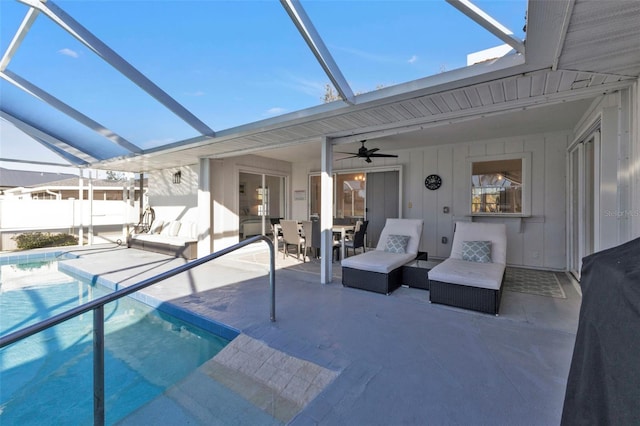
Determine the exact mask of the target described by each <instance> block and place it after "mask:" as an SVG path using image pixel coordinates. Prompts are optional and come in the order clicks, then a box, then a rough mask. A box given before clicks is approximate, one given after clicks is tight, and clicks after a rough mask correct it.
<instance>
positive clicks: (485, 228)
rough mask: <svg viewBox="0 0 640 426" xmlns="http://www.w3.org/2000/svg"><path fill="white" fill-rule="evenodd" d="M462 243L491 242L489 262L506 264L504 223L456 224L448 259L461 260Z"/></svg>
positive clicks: (505, 230) (505, 228)
mask: <svg viewBox="0 0 640 426" xmlns="http://www.w3.org/2000/svg"><path fill="white" fill-rule="evenodd" d="M464 241H491V261H492V262H493V263H502V264H506V263H507V227H506V225H505V224H504V223H479V222H456V231H455V233H454V234H453V243H452V244H451V255H450V256H449V257H451V258H453V259H462V244H463V242H464Z"/></svg>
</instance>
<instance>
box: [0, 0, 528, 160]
mask: <svg viewBox="0 0 640 426" xmlns="http://www.w3.org/2000/svg"><path fill="white" fill-rule="evenodd" d="M55 3H56V4H57V5H58V6H60V7H61V8H62V9H63V10H65V11H66V12H67V13H68V14H70V15H71V16H72V17H74V18H75V19H76V20H77V21H79V22H80V23H82V24H83V25H84V26H85V27H87V28H88V29H89V30H90V31H91V32H93V33H94V34H95V35H96V36H98V37H99V38H100V39H102V41H104V42H105V43H106V44H107V45H109V46H110V47H111V48H112V49H114V50H115V51H116V52H117V53H118V54H120V55H121V56H122V57H124V58H125V59H126V60H127V61H129V62H130V63H131V64H132V65H134V66H135V67H137V68H138V69H139V70H140V71H141V72H142V73H143V74H145V75H146V76H147V77H149V78H150V79H151V80H152V81H154V82H155V83H156V84H158V85H159V86H160V87H161V88H162V89H163V90H165V91H166V92H167V93H169V94H170V95H171V96H173V97H174V98H175V99H176V100H177V101H178V102H180V103H181V104H182V105H184V106H185V107H186V108H187V109H189V110H190V111H191V112H193V113H194V114H195V115H196V116H197V117H198V118H200V119H201V120H202V121H204V122H205V123H206V124H207V125H209V126H210V127H211V128H213V129H214V130H216V131H219V130H223V129H226V128H231V127H234V126H238V125H241V124H244V123H248V122H253V121H257V120H262V119H265V118H270V117H273V116H277V115H280V114H284V113H288V112H293V111H297V110H300V109H304V108H308V107H311V106H314V105H318V104H320V103H321V102H322V96H323V94H324V90H325V89H324V87H325V85H326V84H328V83H329V79H328V78H327V77H326V75H325V74H324V72H323V71H322V69H321V68H320V66H319V65H318V63H317V61H316V60H315V58H314V57H313V55H312V53H311V52H310V51H309V49H308V48H307V46H306V44H305V43H304V41H303V39H302V38H301V37H300V35H299V33H298V32H297V29H296V28H295V26H294V25H293V24H292V22H291V20H290V19H289V17H288V15H287V14H286V12H285V11H284V9H283V8H282V6H281V5H280V3H279V2H278V1H276V0H271V1H207V0H204V1H175V0H174V1H63V0H59V1H56V2H55ZM474 4H476V5H478V6H479V7H480V8H482V9H483V10H485V11H486V12H487V13H489V14H490V15H491V16H492V17H494V18H495V19H496V20H498V21H499V22H501V23H502V24H503V25H505V26H506V27H508V28H509V29H511V30H512V31H513V32H514V33H515V35H516V36H517V37H518V38H524V34H523V32H522V27H523V25H524V13H525V9H526V1H524V0H499V1H491V0H487V1H479V0H476V1H474ZM302 5H303V6H304V7H305V10H306V12H307V14H308V15H309V17H310V18H311V20H312V21H313V22H314V24H315V26H316V29H317V30H318V32H319V33H320V35H321V36H322V37H323V39H324V42H325V44H326V45H327V47H328V48H329V50H330V51H331V53H332V55H333V57H334V59H335V61H336V63H337V64H338V66H339V67H340V68H341V70H342V72H343V74H344V76H345V78H346V79H347V81H348V82H349V84H350V85H351V88H352V89H353V91H354V92H367V91H371V90H375V88H376V87H377V86H380V85H382V86H391V85H394V84H398V83H403V82H406V81H410V80H414V79H418V78H421V77H426V76H429V75H433V74H437V73H439V72H442V71H449V70H453V69H456V68H460V67H463V66H465V65H466V55H467V54H469V53H472V52H476V51H479V50H483V49H487V48H490V47H494V46H498V45H500V44H502V42H501V41H500V40H498V39H497V38H496V37H495V36H493V35H491V34H490V33H488V32H487V31H485V30H484V29H483V28H481V27H480V26H479V25H477V24H476V23H474V22H473V21H471V20H470V19H469V18H467V17H466V16H464V15H463V14H462V13H460V12H459V11H458V10H456V9H455V8H453V7H452V6H450V5H449V4H447V3H446V2H445V1H444V0H423V1H327V0H306V1H305V0H302ZM26 10H27V8H26V7H25V6H24V5H23V4H21V3H18V2H15V1H11V0H0V15H1V18H0V19H1V20H0V27H1V29H0V48H1V49H2V51H3V52H4V51H5V49H6V47H7V45H8V44H9V42H10V40H11V37H12V36H13V34H14V33H15V31H16V29H17V28H18V26H19V24H20V22H21V20H22V18H23V17H24V15H25V13H26ZM8 69H9V70H11V71H12V72H14V73H16V74H19V75H20V76H22V77H23V78H26V79H27V80H29V81H31V82H32V83H35V84H36V85H38V86H40V87H41V88H43V89H45V90H47V91H48V92H50V93H52V94H53V95H55V96H57V97H58V98H60V99H61V100H63V101H64V102H66V103H68V104H70V105H71V106H73V107H75V108H76V109H78V110H80V111H82V112H84V113H85V114H87V115H88V116H90V117H91V118H93V119H94V120H96V121H98V122H100V123H102V124H103V125H105V126H107V127H108V128H110V129H112V130H114V131H115V132H117V133H118V134H120V135H122V136H124V137H125V138H127V139H129V140H130V141H131V142H133V143H134V144H136V145H138V146H140V147H143V148H149V147H152V146H157V145H159V144H163V143H169V142H173V141H177V140H182V139H185V138H189V137H194V136H197V132H196V131H195V130H194V129H192V128H191V127H189V126H188V125H186V124H184V123H183V122H182V121H181V120H179V119H178V118H176V117H175V116H174V115H173V114H172V113H170V112H168V111H167V110H166V109H164V107H162V106H161V105H159V104H158V103H157V102H155V101H154V100H152V99H151V98H150V97H149V96H148V95H147V94H146V93H144V92H143V91H142V90H140V89H139V88H137V87H136V86H135V85H133V84H132V83H131V82H129V81H128V80H127V79H126V78H124V77H123V76H121V75H120V74H119V73H118V72H116V71H114V70H113V69H112V68H111V67H109V66H108V65H107V64H106V63H105V62H104V61H102V60H101V59H100V58H98V57H97V56H96V55H94V54H93V53H92V52H90V51H89V50H88V49H87V48H85V47H84V46H83V45H82V44H80V43H79V42H78V41H76V40H75V39H74V38H73V37H71V36H70V35H68V34H67V33H66V32H65V31H63V30H62V29H61V28H60V27H58V26H57V25H56V24H54V23H52V22H51V21H50V20H49V19H48V18H46V17H45V16H42V15H41V16H40V17H39V18H38V19H37V21H36V23H35V24H34V26H33V27H32V29H31V31H30V33H29V34H28V35H27V37H26V39H25V41H24V42H23V45H22V46H21V48H20V50H19V51H18V53H17V54H16V55H15V57H14V58H13V60H12V62H11V63H10V65H9V68H8ZM0 90H2V93H1V95H2V102H3V103H4V102H10V103H16V104H19V105H20V106H21V108H23V110H24V111H27V112H28V114H29V116H30V117H32V118H33V119H36V120H43V121H44V122H45V123H55V125H56V126H62V128H63V129H64V131H65V132H66V133H65V134H66V135H72V136H75V137H78V138H80V137H81V138H85V139H86V138H90V137H92V136H90V135H87V134H86V131H78V130H75V125H74V123H73V122H72V121H70V120H67V119H65V118H64V117H61V116H60V114H58V113H57V112H56V111H52V110H51V109H50V108H49V107H47V106H45V105H44V104H42V102H39V101H36V100H33V99H28V97H25V96H23V95H22V94H21V93H19V92H18V91H16V90H15V89H13V88H11V87H10V85H8V84H7V83H4V82H3V83H2V85H1V86H0ZM5 127H6V123H2V129H0V137H1V139H0V142H1V143H2V145H1V152H0V156H1V157H10V158H15V157H16V156H17V155H18V154H20V153H22V154H24V152H16V149H14V148H16V147H15V145H20V146H21V145H23V144H14V143H12V141H13V140H14V138H15V137H16V136H15V135H14V134H13V132H10V131H8V130H7V129H5ZM17 151H24V147H23V146H21V149H18V150H17ZM37 151H38V150H37V149H33V150H31V151H30V154H31V155H37V156H39V157H40V156H42V157H43V158H44V155H43V154H40V153H38V152H37ZM52 158H53V159H55V158H57V157H55V156H54V157H52ZM44 161H51V159H47V160H44ZM5 167H6V166H5ZM14 168H16V167H14Z"/></svg>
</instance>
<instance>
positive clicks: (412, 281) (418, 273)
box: [402, 260, 440, 290]
mask: <svg viewBox="0 0 640 426" xmlns="http://www.w3.org/2000/svg"><path fill="white" fill-rule="evenodd" d="M439 263H440V261H437V260H412V261H411V262H409V263H407V264H406V265H404V266H403V267H402V283H403V284H404V285H406V286H409V287H413V288H421V289H423V290H429V271H430V270H431V269H432V268H433V267H435V266H436V265H437V264H439Z"/></svg>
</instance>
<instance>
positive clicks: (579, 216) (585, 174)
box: [569, 131, 600, 279]
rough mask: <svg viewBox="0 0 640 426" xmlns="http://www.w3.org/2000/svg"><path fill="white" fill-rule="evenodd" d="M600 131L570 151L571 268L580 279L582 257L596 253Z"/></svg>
mask: <svg viewBox="0 0 640 426" xmlns="http://www.w3.org/2000/svg"><path fill="white" fill-rule="evenodd" d="M599 137H600V132H599V131H595V132H594V133H592V134H591V135H590V136H589V137H587V138H586V139H585V140H584V141H582V142H580V143H578V144H577V145H576V146H575V147H573V148H572V149H571V150H570V151H569V171H570V181H569V196H570V202H569V210H570V211H569V222H570V224H569V271H571V273H572V274H573V275H574V276H575V277H576V278H578V279H579V278H580V270H581V268H582V258H583V257H585V256H587V255H589V254H591V253H593V252H594V246H595V244H594V241H595V228H596V223H595V219H594V213H595V211H596V208H595V203H596V199H597V194H596V184H595V182H596V179H595V174H596V161H595V153H596V149H597V147H598V146H599Z"/></svg>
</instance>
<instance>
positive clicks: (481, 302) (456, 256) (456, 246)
mask: <svg viewBox="0 0 640 426" xmlns="http://www.w3.org/2000/svg"><path fill="white" fill-rule="evenodd" d="M506 263H507V230H506V226H505V225H504V224H497V223H477V222H476V223H472V222H456V227H455V231H454V234H453V242H452V245H451V255H450V256H449V258H448V259H447V260H445V261H444V262H442V263H440V264H439V265H437V266H435V267H434V268H433V269H431V270H430V271H429V301H430V302H432V303H441V304H444V305H450V306H455V307H458V308H464V309H471V310H474V311H479V312H485V313H489V314H494V315H498V311H499V309H500V299H501V297H502V283H503V282H504V272H505V268H506Z"/></svg>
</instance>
